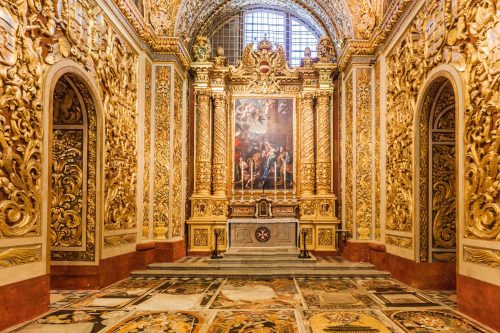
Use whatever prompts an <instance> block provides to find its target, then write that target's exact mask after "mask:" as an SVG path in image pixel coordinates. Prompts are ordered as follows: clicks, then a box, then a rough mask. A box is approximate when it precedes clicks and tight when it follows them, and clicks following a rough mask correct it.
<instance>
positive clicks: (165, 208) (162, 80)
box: [153, 66, 172, 239]
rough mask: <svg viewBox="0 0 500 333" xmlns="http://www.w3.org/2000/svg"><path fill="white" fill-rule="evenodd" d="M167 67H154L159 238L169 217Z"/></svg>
mask: <svg viewBox="0 0 500 333" xmlns="http://www.w3.org/2000/svg"><path fill="white" fill-rule="evenodd" d="M170 71H171V69H170V67H169V66H159V67H156V74H155V80H156V92H155V129H154V133H155V139H154V146H155V159H154V161H155V162H154V163H155V165H154V170H155V174H154V199H153V200H154V205H153V207H154V210H153V217H154V222H155V224H156V225H157V226H159V227H160V228H162V229H155V230H158V232H156V234H157V235H156V237H157V238H160V239H162V238H163V237H165V233H166V232H167V230H166V229H163V228H166V227H167V226H168V222H169V219H170V216H169V203H170V200H169V198H170V172H171V169H172V168H171V161H170V117H171V115H170V112H171V110H170V92H171V81H170V80H171V77H170V76H171V75H170Z"/></svg>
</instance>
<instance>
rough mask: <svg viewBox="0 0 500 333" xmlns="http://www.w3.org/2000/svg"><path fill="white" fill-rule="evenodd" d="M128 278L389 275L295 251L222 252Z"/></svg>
mask: <svg viewBox="0 0 500 333" xmlns="http://www.w3.org/2000/svg"><path fill="white" fill-rule="evenodd" d="M332 258H333V257H332ZM132 276H136V277H138V276H142V277H145V276H155V277H176V276H179V277H182V276H210V277H227V276H257V277H285V276H286V277H289V276H296V277H306V276H319V277H327V276H328V277H387V276H389V273H388V272H382V271H377V270H376V269H375V267H374V266H373V265H372V264H370V263H354V262H350V261H346V260H341V259H338V260H337V261H336V260H332V261H327V260H324V259H321V260H318V258H316V257H314V256H311V258H310V259H300V258H298V251H290V252H283V251H269V252H262V251H259V252H252V251H243V252H239V253H237V252H234V251H233V252H229V253H226V254H225V255H224V258H223V259H210V258H208V257H207V258H204V259H201V258H200V259H199V260H194V261H189V260H187V261H186V260H181V261H180V262H175V263H155V264H151V265H149V266H148V268H147V269H146V270H142V271H135V272H132Z"/></svg>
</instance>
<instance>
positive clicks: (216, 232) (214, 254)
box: [210, 229, 223, 259]
mask: <svg viewBox="0 0 500 333" xmlns="http://www.w3.org/2000/svg"><path fill="white" fill-rule="evenodd" d="M221 233H222V229H214V236H215V248H214V251H213V252H212V256H211V257H210V258H212V259H222V258H223V257H222V254H220V251H219V236H220V235H221Z"/></svg>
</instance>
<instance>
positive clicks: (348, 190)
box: [344, 75, 356, 236]
mask: <svg viewBox="0 0 500 333" xmlns="http://www.w3.org/2000/svg"><path fill="white" fill-rule="evenodd" d="M352 88H353V82H352V75H349V76H348V77H347V80H346V83H345V89H346V92H345V94H346V98H345V103H346V104H345V124H346V130H345V155H346V157H345V166H346V168H345V173H346V176H345V217H344V221H345V227H346V229H347V230H349V233H350V235H351V236H352V235H354V234H355V233H354V230H353V227H354V226H353V223H354V211H353V206H354V191H353V183H352V181H353V177H355V170H356V168H355V165H353V162H354V161H353V154H354V149H355V148H354V145H353V119H352V116H353V103H352V98H353V91H352Z"/></svg>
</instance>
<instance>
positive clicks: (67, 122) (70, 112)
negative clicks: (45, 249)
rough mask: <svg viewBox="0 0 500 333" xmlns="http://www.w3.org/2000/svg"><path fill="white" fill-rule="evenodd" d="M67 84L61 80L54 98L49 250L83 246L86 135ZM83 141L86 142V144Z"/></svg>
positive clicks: (80, 108) (78, 107)
mask: <svg viewBox="0 0 500 333" xmlns="http://www.w3.org/2000/svg"><path fill="white" fill-rule="evenodd" d="M77 94H78V92H77V91H75V88H73V86H72V84H71V83H70V81H66V80H65V78H64V77H63V78H61V79H60V80H59V81H58V82H57V83H56V86H55V90H54V94H53V95H54V96H53V103H54V104H53V119H54V125H53V133H52V134H53V135H52V186H51V190H52V192H51V224H50V243H51V245H52V246H62V247H78V246H82V243H83V233H82V228H84V226H85V224H86V216H84V210H86V205H84V198H85V196H86V193H84V190H85V189H84V183H86V180H87V179H86V178H87V177H86V176H87V175H86V170H85V169H86V163H87V161H86V158H84V155H85V154H86V151H87V147H84V136H86V135H87V129H86V128H84V126H85V127H86V125H87V124H86V122H85V124H84V121H83V118H84V117H83V112H86V110H85V108H84V106H83V105H81V104H80V101H79V98H78V96H77ZM59 124H64V127H60V126H59ZM85 141H86V140H85Z"/></svg>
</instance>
